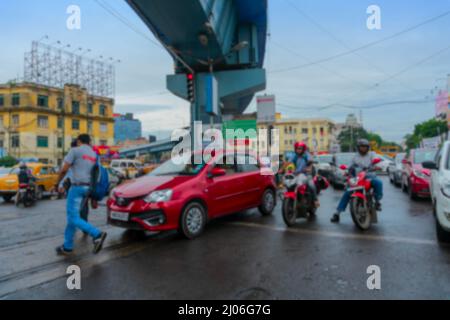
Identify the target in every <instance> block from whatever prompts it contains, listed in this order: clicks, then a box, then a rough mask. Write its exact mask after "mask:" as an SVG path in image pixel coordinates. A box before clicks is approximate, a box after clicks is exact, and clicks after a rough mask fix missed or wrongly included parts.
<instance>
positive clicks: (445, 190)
mask: <svg viewBox="0 0 450 320" xmlns="http://www.w3.org/2000/svg"><path fill="white" fill-rule="evenodd" d="M422 165H423V167H424V168H425V169H430V170H431V183H430V189H431V200H432V203H433V211H434V214H435V216H436V233H437V238H438V240H439V241H440V242H445V243H450V141H447V142H445V143H444V145H443V146H442V147H441V148H440V150H439V152H438V153H437V155H436V159H435V161H434V162H433V161H427V162H424V163H423V164H422Z"/></svg>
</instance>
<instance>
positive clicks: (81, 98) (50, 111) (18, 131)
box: [0, 83, 114, 164]
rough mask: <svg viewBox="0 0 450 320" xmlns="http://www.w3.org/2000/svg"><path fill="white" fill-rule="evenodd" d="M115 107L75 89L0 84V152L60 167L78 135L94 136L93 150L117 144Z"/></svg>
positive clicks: (100, 98)
mask: <svg viewBox="0 0 450 320" xmlns="http://www.w3.org/2000/svg"><path fill="white" fill-rule="evenodd" d="M113 108H114V100H113V99H110V98H104V97H98V96H92V95H89V94H88V92H87V91H86V89H83V88H81V87H80V86H77V85H66V86H65V87H64V89H59V88H54V87H48V86H43V85H38V84H33V83H18V84H5V85H0V148H2V147H3V148H4V149H5V150H6V152H7V153H8V154H9V155H11V156H13V157H16V158H36V159H38V160H39V161H42V162H44V163H53V164H60V163H61V162H62V160H63V158H64V156H65V154H66V153H67V152H68V150H69V149H70V144H71V142H72V140H73V139H74V138H75V137H77V136H78V135H79V134H82V133H88V134H90V135H91V137H92V139H93V144H95V145H112V144H113V143H114V118H113Z"/></svg>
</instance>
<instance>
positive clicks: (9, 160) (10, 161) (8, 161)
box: [0, 156, 18, 167]
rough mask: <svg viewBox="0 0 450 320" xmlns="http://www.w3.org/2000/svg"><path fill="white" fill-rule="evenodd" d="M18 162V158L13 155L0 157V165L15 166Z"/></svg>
mask: <svg viewBox="0 0 450 320" xmlns="http://www.w3.org/2000/svg"><path fill="white" fill-rule="evenodd" d="M17 163H18V161H17V159H16V158H14V157H11V156H5V157H3V158H0V167H13V166H15V165H16V164H17Z"/></svg>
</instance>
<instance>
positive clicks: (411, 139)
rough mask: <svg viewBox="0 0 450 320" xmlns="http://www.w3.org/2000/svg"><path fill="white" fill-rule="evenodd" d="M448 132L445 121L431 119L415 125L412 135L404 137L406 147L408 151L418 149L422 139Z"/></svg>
mask: <svg viewBox="0 0 450 320" xmlns="http://www.w3.org/2000/svg"><path fill="white" fill-rule="evenodd" d="M447 132H448V125H447V121H442V120H438V119H431V120H427V121H424V122H422V123H419V124H416V126H415V127H414V132H413V134H408V135H406V136H405V140H406V146H407V148H408V150H409V149H414V148H418V147H419V146H420V143H421V141H422V139H426V138H433V137H437V136H439V135H441V134H444V133H447Z"/></svg>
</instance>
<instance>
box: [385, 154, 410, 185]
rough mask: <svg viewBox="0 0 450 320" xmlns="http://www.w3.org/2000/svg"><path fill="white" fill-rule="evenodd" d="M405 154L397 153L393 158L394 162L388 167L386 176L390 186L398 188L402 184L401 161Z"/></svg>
mask: <svg viewBox="0 0 450 320" xmlns="http://www.w3.org/2000/svg"><path fill="white" fill-rule="evenodd" d="M405 157H406V153H399V154H397V155H396V156H395V159H394V161H393V162H392V163H391V164H390V165H389V168H388V175H389V180H390V181H391V183H392V184H394V185H395V186H397V187H400V186H401V184H402V174H403V162H402V161H403V159H405Z"/></svg>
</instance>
